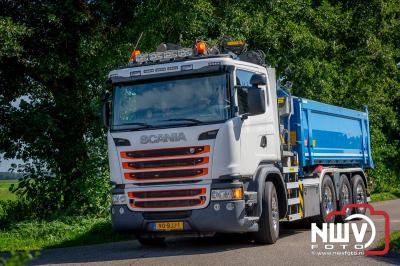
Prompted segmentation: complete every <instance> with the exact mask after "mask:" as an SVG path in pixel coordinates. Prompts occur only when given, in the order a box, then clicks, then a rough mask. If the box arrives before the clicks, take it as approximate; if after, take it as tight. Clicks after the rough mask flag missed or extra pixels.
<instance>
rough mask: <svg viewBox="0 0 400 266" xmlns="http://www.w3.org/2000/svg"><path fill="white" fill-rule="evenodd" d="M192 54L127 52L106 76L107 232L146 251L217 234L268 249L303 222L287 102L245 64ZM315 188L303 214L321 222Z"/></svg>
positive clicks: (236, 58) (245, 60)
mask: <svg viewBox="0 0 400 266" xmlns="http://www.w3.org/2000/svg"><path fill="white" fill-rule="evenodd" d="M233 45H234V46H235V45H236V46H237V45H238V43H237V42H236V43H234V44H233ZM174 48H176V47H174ZM198 48H199V45H198V44H196V46H195V47H193V48H191V49H187V48H180V49H173V50H171V49H164V51H157V52H155V53H151V54H139V53H137V52H135V53H134V58H133V59H134V60H133V62H132V63H130V64H129V65H127V66H125V67H122V68H119V69H116V70H113V71H111V72H110V73H109V83H110V84H111V87H112V91H111V93H109V94H106V95H105V97H104V98H103V100H104V105H103V117H104V123H105V124H106V126H107V128H108V132H107V139H108V156H109V164H110V176H111V182H112V184H113V189H112V200H113V203H112V207H111V217H112V223H113V227H114V228H115V229H116V230H117V231H120V232H134V233H136V234H137V235H138V239H139V240H140V241H141V242H142V243H144V244H148V243H154V242H158V241H162V240H163V239H164V238H165V237H166V236H169V235H170V234H195V235H210V234H214V233H216V232H230V233H232V232H236V233H245V232H252V233H253V236H254V239H255V240H256V241H257V242H260V243H274V242H275V241H276V240H277V238H278V236H279V221H280V220H282V219H287V220H295V219H300V218H304V217H305V215H304V209H305V207H304V204H305V203H304V202H303V206H301V202H300V201H301V200H300V198H301V191H300V189H301V186H300V185H299V180H298V178H299V173H301V174H302V175H305V174H304V173H303V172H301V171H302V170H303V168H301V169H300V168H299V165H298V162H299V158H298V153H297V152H296V151H295V150H291V149H288V148H287V146H288V145H285V143H288V142H289V143H290V135H291V134H290V129H289V131H287V130H286V131H287V132H286V134H285V133H284V132H285V130H283V129H284V128H285V125H283V124H285V123H284V121H285V119H287V118H285V117H286V116H285V115H288V113H287V112H286V113H285V112H283V113H282V110H278V109H279V108H281V109H282V107H284V108H286V109H288V112H289V113H291V112H292V110H291V109H293V106H292V105H293V101H292V99H291V98H290V97H289V96H286V99H287V104H283V105H281V107H279V105H278V104H277V103H278V102H279V101H278V99H277V86H276V84H277V81H276V77H275V70H274V69H273V68H268V67H265V65H263V64H262V63H259V62H254V60H253V59H252V58H253V57H251V56H250V55H249V54H247V57H246V56H243V55H242V54H237V53H234V52H228V53H215V52H214V53H211V52H207V50H206V49H198ZM200 48H201V47H200ZM202 51H203V52H202ZM180 55H181V56H180ZM287 124H288V125H289V123H287ZM325 168H326V167H325ZM308 170H309V171H308V172H310V173H311V172H312V171H311V170H310V169H308ZM358 171H359V170H358ZM361 171H362V170H361ZM308 175H309V177H310V174H309V173H308ZM311 176H312V174H311ZM309 180H311V179H309ZM309 180H306V182H305V184H308V183H310V181H309ZM307 182H308V183H307ZM313 182H314V183H315V184H317V188H319V189H316V190H315V192H310V193H309V195H310V196H309V198H308V199H306V201H308V202H309V203H307V204H308V205H307V208H308V209H310V210H313V211H311V212H310V214H312V215H319V214H320V213H323V212H322V211H321V212H320V208H322V207H321V206H322V205H321V204H322V203H321V200H322V198H323V196H321V195H322V194H323V193H322V192H321V189H322V188H321V182H322V179H321V177H319V176H317V177H316V176H313V178H312V182H311V183H310V184H311V185H313V184H314V183H313ZM365 186H366V184H365ZM293 191H294V192H296V191H297V192H296V193H294V194H293ZM310 191H313V190H311V189H310ZM331 192H333V193H334V191H331ZM363 193H364V194H365V193H366V192H364V191H363ZM292 194H293V195H292ZM314 194H315V195H314ZM365 195H366V194H365ZM365 198H366V197H365ZM332 200H333V199H332ZM338 200H339V197H336V198H335V199H334V201H338ZM335 206H336V205H335ZM294 207H295V208H294ZM335 209H336V208H335Z"/></svg>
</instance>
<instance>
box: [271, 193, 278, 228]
mask: <svg viewBox="0 0 400 266" xmlns="http://www.w3.org/2000/svg"><path fill="white" fill-rule="evenodd" d="M271 211H272V226H273V227H274V230H275V232H276V231H277V229H278V223H279V210H278V201H277V199H276V196H275V197H272V200H271Z"/></svg>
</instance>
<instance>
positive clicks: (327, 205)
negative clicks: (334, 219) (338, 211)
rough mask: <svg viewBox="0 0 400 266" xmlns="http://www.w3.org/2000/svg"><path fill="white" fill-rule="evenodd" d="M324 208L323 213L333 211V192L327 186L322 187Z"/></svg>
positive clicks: (326, 213)
mask: <svg viewBox="0 0 400 266" xmlns="http://www.w3.org/2000/svg"><path fill="white" fill-rule="evenodd" d="M324 209H325V215H328V213H330V212H332V211H333V194H332V190H331V188H330V187H328V186H326V187H325V189H324Z"/></svg>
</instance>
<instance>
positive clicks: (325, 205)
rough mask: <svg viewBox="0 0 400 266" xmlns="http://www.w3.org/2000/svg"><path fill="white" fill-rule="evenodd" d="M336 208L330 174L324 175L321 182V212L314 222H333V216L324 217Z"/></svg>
mask: <svg viewBox="0 0 400 266" xmlns="http://www.w3.org/2000/svg"><path fill="white" fill-rule="evenodd" d="M336 208H337V207H336V193H335V187H334V185H333V182H332V179H331V178H330V176H329V175H325V176H324V178H323V179H322V183H321V204H320V209H321V214H320V215H319V216H317V217H316V222H317V223H319V224H322V223H333V222H334V221H335V216H333V217H332V218H331V219H329V220H327V219H326V216H327V215H328V213H330V212H332V211H335V210H336Z"/></svg>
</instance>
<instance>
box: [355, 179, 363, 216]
mask: <svg viewBox="0 0 400 266" xmlns="http://www.w3.org/2000/svg"><path fill="white" fill-rule="evenodd" d="M356 193H357V199H356V203H357V204H363V203H365V195H364V188H363V187H362V185H361V183H358V185H357V187H356ZM358 209H359V211H360V212H362V211H364V208H358Z"/></svg>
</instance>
